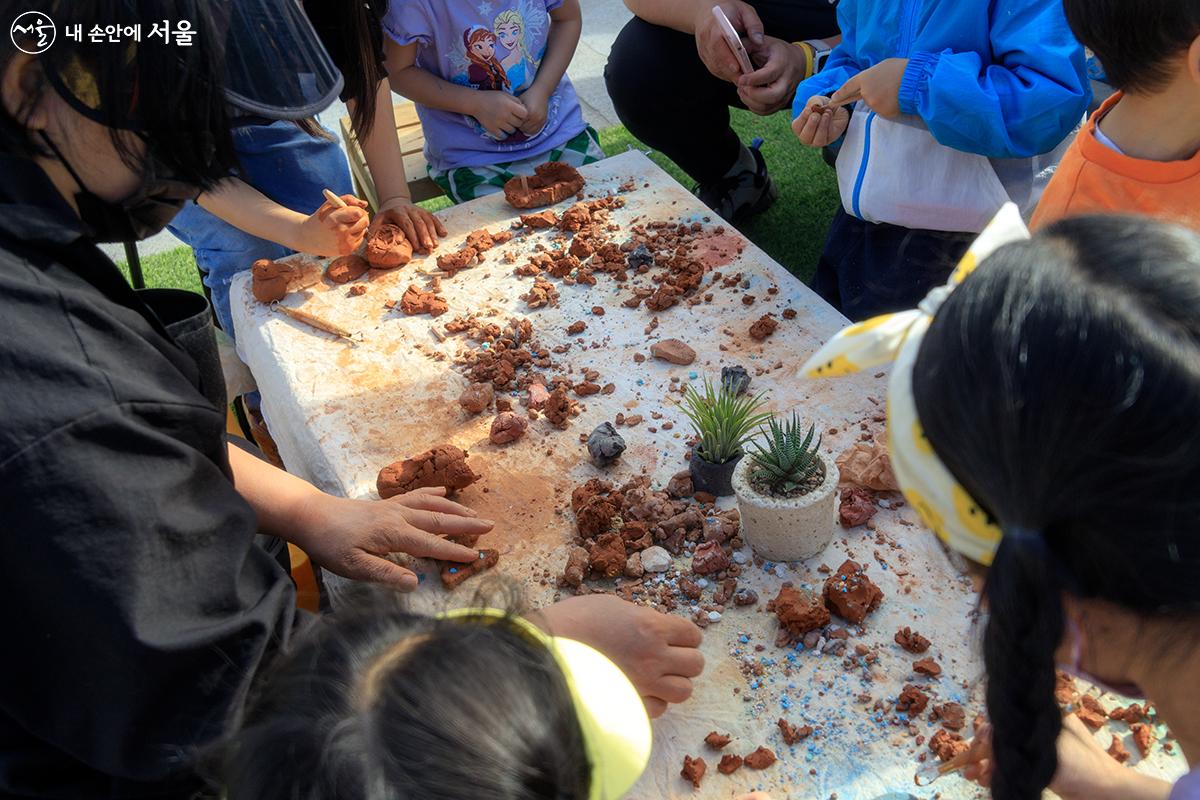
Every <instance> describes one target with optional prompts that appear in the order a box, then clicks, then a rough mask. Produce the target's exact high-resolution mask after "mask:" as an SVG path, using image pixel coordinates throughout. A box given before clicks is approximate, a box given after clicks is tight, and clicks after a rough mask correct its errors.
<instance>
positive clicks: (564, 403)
mask: <svg viewBox="0 0 1200 800" xmlns="http://www.w3.org/2000/svg"><path fill="white" fill-rule="evenodd" d="M544 410H545V414H546V419H547V420H549V421H550V424H551V425H557V426H558V427H560V428H563V427H566V424H567V421H568V420H569V419H570V418H571V416H572V414H573V413H577V411H576V406H575V405H574V403H573V402H572V401H571V398H570V397H568V396H567V390H566V389H563V388H561V387H560V388H558V389H555V390H554V391H553V392H551V393H550V397H548V398H547V399H546V406H545V409H544Z"/></svg>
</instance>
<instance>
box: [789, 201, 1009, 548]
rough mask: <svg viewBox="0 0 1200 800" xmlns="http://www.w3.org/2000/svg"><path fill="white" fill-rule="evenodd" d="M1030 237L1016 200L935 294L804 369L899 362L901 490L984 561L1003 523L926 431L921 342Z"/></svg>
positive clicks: (894, 411) (935, 525)
mask: <svg viewBox="0 0 1200 800" xmlns="http://www.w3.org/2000/svg"><path fill="white" fill-rule="evenodd" d="M1028 238H1029V230H1028V228H1026V227H1025V223H1024V221H1023V220H1022V219H1021V213H1020V211H1019V210H1018V209H1017V207H1016V205H1014V204H1012V203H1009V204H1007V205H1005V206H1004V208H1002V209H1001V210H1000V213H999V214H997V215H996V218H995V219H994V220H992V222H991V224H990V225H988V227H987V228H986V229H985V230H984V231H983V233H981V234H980V235H979V238H978V239H976V240H975V243H974V244H973V245H971V249H970V250H968V251H967V254H966V255H965V256H963V259H962V261H961V262H959V265H958V267H957V269H955V270H954V273H953V274H952V275H951V276H950V280H949V281H947V283H946V285H945V286H939V287H937V288H936V289H934V290H933V291H932V292H930V293H929V295H928V296H927V297H926V298H925V299H924V300H922V301H921V304H920V306H919V307H917V308H916V309H914V310H912V311H902V312H900V313H898V314H887V315H885V316H882V317H875V318H874V319H870V320H867V321H866V322H861V323H859V324H857V325H851V326H850V327H848V328H846V329H845V330H843V331H842V332H841V333H839V334H838V335H837V336H835V337H834V338H833V339H832V340H831V341H830V342H829V343H828V344H826V345H825V346H824V347H822V348H821V349H820V350H818V351H817V353H816V354H815V355H814V356H813V357H812V358H810V359H809V360H808V362H807V363H806V364H805V365H804V367H803V368H802V370H801V374H803V375H806V376H808V377H811V378H833V377H839V376H842V375H852V374H854V373H856V372H860V371H862V370H866V369H873V368H875V367H879V366H881V365H883V364H887V363H893V367H892V376H891V382H890V384H889V386H888V402H887V425H888V454H889V455H890V457H891V461H892V470H893V471H894V472H895V473H896V479H897V481H898V482H899V484H900V489H901V491H903V493H904V497H905V499H907V500H908V502H909V503H911V504H912V506H913V508H915V509H916V510H917V513H918V514H919V515H920V516H921V520H922V521H923V522H924V523H925V524H926V525H927V526H928V527H929V528H930V530H932V531H933V532H934V533H936V534H937V536H938V538H940V539H941V540H942V541H943V542H945V543H946V544H947V545H948V546H949V547H951V548H952V549H954V550H956V551H958V552H959V553H962V554H963V555H964V556H966V557H967V558H970V559H973V560H974V561H978V562H979V563H981V564H984V565H985V566H986V565H990V564H991V563H992V558H993V557H994V556H995V554H996V548H997V547H998V546H999V544H1000V529H999V528H998V527H997V526H996V525H995V524H994V523H992V522H991V521H990V520H989V519H988V516H987V514H986V513H985V512H984V511H983V509H982V508H981V507H980V505H979V504H978V503H976V502H975V500H974V499H972V497H971V496H970V495H969V494H968V493H967V491H966V490H965V489H963V488H962V486H961V485H960V484H959V482H958V481H957V480H955V478H954V476H953V475H951V474H950V470H948V469H947V468H946V466H945V464H943V463H942V461H941V459H939V458H938V457H937V454H936V453H934V451H933V447H932V446H931V445H930V443H929V440H928V439H927V438H926V437H925V431H924V428H923V427H922V425H921V421H920V420H919V419H918V418H917V404H916V401H915V399H914V398H913V368H914V366H915V365H916V361H917V354H918V353H919V352H920V350H921V340H922V339H923V338H924V337H925V333H926V331H928V330H929V325H930V323H931V322H933V317H934V315H935V314H936V313H937V311H938V309H939V308H941V305H942V303H944V302H945V301H946V298H947V297H949V296H950V293H951V292H953V291H954V289H955V288H957V287H958V285H959V284H961V283H962V282H963V281H964V280H965V279H966V278H967V276H968V275H970V274H971V273H972V272H974V271H975V268H976V267H977V266H978V265H979V264H980V263H982V262H983V261H984V259H986V258H987V257H988V256H990V255H991V254H992V253H994V252H996V250H998V249H1000V248H1001V247H1003V246H1004V245H1006V244H1010V243H1012V242H1016V241H1022V240H1025V239H1028Z"/></svg>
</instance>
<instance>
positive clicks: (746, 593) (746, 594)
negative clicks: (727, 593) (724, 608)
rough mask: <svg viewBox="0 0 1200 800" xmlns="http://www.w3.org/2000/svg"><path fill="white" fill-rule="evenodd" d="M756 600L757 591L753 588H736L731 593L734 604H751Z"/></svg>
mask: <svg viewBox="0 0 1200 800" xmlns="http://www.w3.org/2000/svg"><path fill="white" fill-rule="evenodd" d="M757 602H758V592H756V591H754V590H753V589H738V590H737V591H736V592H734V593H733V604H734V605H735V606H752V605H754V604H755V603H757Z"/></svg>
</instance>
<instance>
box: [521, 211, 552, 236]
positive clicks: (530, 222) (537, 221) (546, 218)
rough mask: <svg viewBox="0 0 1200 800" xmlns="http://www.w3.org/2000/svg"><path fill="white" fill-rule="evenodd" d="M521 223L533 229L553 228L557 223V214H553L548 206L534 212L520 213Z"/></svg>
mask: <svg viewBox="0 0 1200 800" xmlns="http://www.w3.org/2000/svg"><path fill="white" fill-rule="evenodd" d="M521 224H523V225H524V226H525V227H526V228H531V229H533V230H535V231H536V230H541V229H543V228H553V227H554V226H555V225H557V224H558V214H555V213H554V212H553V211H551V210H550V209H548V208H547V209H546V210H545V211H539V212H537V213H536V214H522V215H521Z"/></svg>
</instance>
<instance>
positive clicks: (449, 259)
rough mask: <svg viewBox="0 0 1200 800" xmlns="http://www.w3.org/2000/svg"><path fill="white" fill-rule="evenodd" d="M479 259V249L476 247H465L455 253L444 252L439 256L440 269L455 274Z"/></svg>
mask: <svg viewBox="0 0 1200 800" xmlns="http://www.w3.org/2000/svg"><path fill="white" fill-rule="evenodd" d="M478 260H479V251H477V250H476V249H475V248H474V247H463V248H461V249H459V250H456V251H455V252H453V253H444V254H442V255H440V256H438V257H437V265H438V269H440V270H443V271H445V272H449V273H450V274H451V275H454V274H455V273H456V272H461V271H462V270H464V269H466V268H467V267H470V266H472V265H473V264H475V262H476V261H478Z"/></svg>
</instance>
